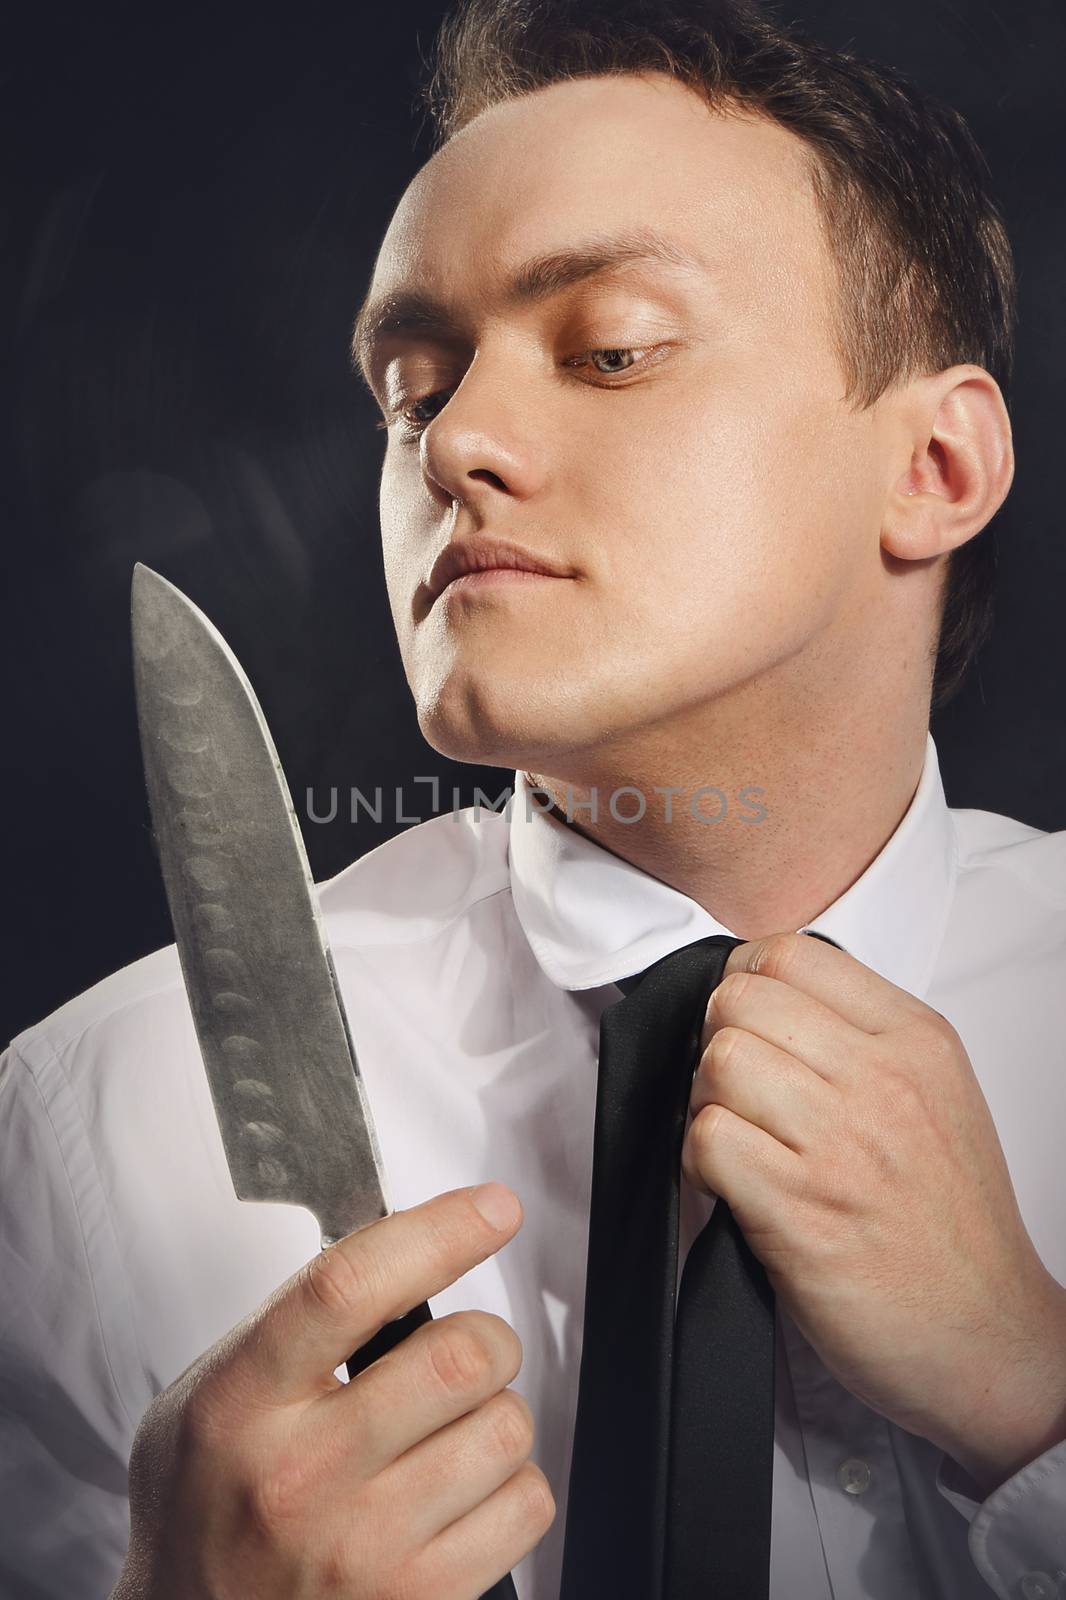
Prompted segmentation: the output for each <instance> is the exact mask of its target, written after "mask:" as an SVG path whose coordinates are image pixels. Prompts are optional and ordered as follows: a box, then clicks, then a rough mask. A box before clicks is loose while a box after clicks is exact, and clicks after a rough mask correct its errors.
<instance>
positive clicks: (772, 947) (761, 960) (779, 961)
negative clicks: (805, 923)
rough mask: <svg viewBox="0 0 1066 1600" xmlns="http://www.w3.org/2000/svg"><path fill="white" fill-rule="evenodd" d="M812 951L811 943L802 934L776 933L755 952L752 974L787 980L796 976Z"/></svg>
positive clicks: (765, 940)
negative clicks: (793, 975)
mask: <svg viewBox="0 0 1066 1600" xmlns="http://www.w3.org/2000/svg"><path fill="white" fill-rule="evenodd" d="M809 949H810V941H809V940H808V939H807V937H806V935H805V934H802V933H774V934H771V935H770V937H769V938H768V939H764V940H763V941H762V943H761V944H760V945H759V948H758V950H757V951H756V952H755V957H754V960H753V961H752V965H751V970H752V972H761V973H763V974H764V975H766V976H768V977H771V978H785V979H787V978H788V977H789V976H790V975H792V974H794V973H795V972H796V971H797V969H798V966H799V963H800V962H802V961H803V959H804V957H805V956H806V955H807V953H808V951H809Z"/></svg>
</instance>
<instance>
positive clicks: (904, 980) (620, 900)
mask: <svg viewBox="0 0 1066 1600" xmlns="http://www.w3.org/2000/svg"><path fill="white" fill-rule="evenodd" d="M543 803H544V802H543V800H539V801H538V800H537V799H536V798H535V797H534V791H533V790H532V788H531V785H530V784H529V782H528V780H527V779H526V777H525V774H524V773H522V772H516V773H515V789H514V794H513V795H512V797H511V799H510V801H509V802H508V808H507V809H508V813H509V815H508V827H509V835H508V839H509V845H508V848H509V862H510V872H511V893H512V898H513V901H514V906H515V910H516V913H517V915H518V918H519V921H520V922H521V924H522V927H523V929H524V931H525V934H526V937H527V939H528V940H529V944H530V947H531V948H532V950H533V953H534V955H535V956H536V958H537V961H538V962H539V963H540V965H541V967H542V968H543V970H544V972H545V973H546V974H547V976H548V977H549V978H550V979H551V981H552V982H553V983H554V984H557V985H558V986H559V987H560V988H562V989H591V988H594V987H596V986H597V985H600V984H604V983H613V982H614V981H615V980H616V979H618V978H623V977H627V976H628V975H629V974H630V973H633V972H640V971H643V969H644V968H645V967H647V966H650V965H651V963H652V962H653V961H658V960H659V958H660V957H662V956H665V955H668V954H669V953H670V952H671V951H672V950H677V949H679V948H680V947H681V946H682V945H684V944H688V943H690V942H691V941H692V940H693V939H700V938H703V937H704V936H705V935H707V934H713V933H719V934H723V933H724V934H729V935H730V937H733V938H735V937H737V935H735V934H733V933H732V931H731V930H730V929H729V928H726V927H724V926H723V924H722V923H720V922H718V921H717V920H716V919H715V917H713V916H712V915H711V913H710V912H709V911H707V910H705V909H704V908H703V907H702V906H700V905H698V904H697V902H696V901H695V900H691V899H690V898H689V897H688V895H686V894H682V893H681V891H680V890H678V889H674V888H671V887H670V885H669V884H666V883H663V882H661V880H660V879H658V878H653V877H651V876H650V875H649V874H648V873H646V872H643V871H642V870H641V869H640V868H639V867H635V866H633V865H631V863H630V862H628V861H623V860H622V859H621V858H620V857H619V856H616V855H614V854H612V852H611V851H609V850H605V849H604V848H603V847H602V846H601V845H598V844H595V843H593V841H592V840H591V839H588V838H586V837H585V836H584V835H583V834H580V833H578V832H577V831H576V830H575V829H574V828H571V827H569V826H568V825H567V824H566V823H565V822H563V821H561V820H560V819H559V818H558V817H554V816H552V815H551V814H550V813H548V812H546V811H543V810H541V809H540V806H541V805H543ZM954 885H955V831H954V826H953V824H952V820H951V813H950V811H949V809H948V806H947V801H946V799H945V796H944V786H943V783H942V781H941V777H940V764H939V761H938V758H937V752H936V746H935V744H934V742H933V736H932V734H931V733H927V735H926V747H925V759H924V761H923V764H922V773H921V778H920V779H919V782H918V787H917V789H916V790H915V793H914V796H913V798H912V800H911V803H910V805H909V806H908V808H907V810H906V812H905V813H904V815H903V817H902V818H901V820H900V822H899V824H898V826H897V828H896V830H895V832H894V833H893V834H892V835H891V837H890V838H889V839H888V840H887V841H886V843H885V844H884V845H883V846H882V848H881V850H880V851H879V852H878V854H877V855H876V856H875V857H874V859H873V861H871V863H870V865H869V866H868V867H867V868H866V870H865V872H863V874H862V876H861V877H859V878H857V879H856V881H855V882H854V883H853V884H852V885H851V887H850V888H848V889H846V890H845V891H844V893H843V894H842V895H840V896H839V897H838V898H837V899H836V900H834V901H833V903H832V905H830V906H827V907H826V908H825V910H824V911H822V912H820V913H819V915H818V916H816V917H815V918H814V919H813V920H812V921H811V922H809V923H806V924H804V929H807V928H809V929H810V930H811V931H812V932H815V933H824V934H827V935H828V936H829V938H830V939H833V940H834V941H835V942H836V943H837V944H839V945H840V946H841V947H842V948H843V949H844V950H846V951H847V952H848V954H849V955H852V956H854V957H855V959H856V960H858V961H861V962H862V963H863V965H864V966H867V967H870V968H871V969H872V970H873V971H874V972H877V973H879V974H880V975H881V976H882V977H884V978H887V979H888V981H889V982H890V983H894V984H897V985H898V986H899V987H900V988H902V989H906V990H907V991H908V992H909V993H910V994H914V995H917V996H918V997H919V998H921V997H922V995H923V994H924V992H925V990H926V988H927V987H928V985H929V982H930V980H931V977H932V972H933V964H934V962H935V960H936V956H937V953H938V951H939V948H940V943H941V940H942V938H943V934H944V928H945V926H946V922H947V916H948V911H949V908H950V905H951V898H952V894H953V891H954ZM801 931H803V930H801Z"/></svg>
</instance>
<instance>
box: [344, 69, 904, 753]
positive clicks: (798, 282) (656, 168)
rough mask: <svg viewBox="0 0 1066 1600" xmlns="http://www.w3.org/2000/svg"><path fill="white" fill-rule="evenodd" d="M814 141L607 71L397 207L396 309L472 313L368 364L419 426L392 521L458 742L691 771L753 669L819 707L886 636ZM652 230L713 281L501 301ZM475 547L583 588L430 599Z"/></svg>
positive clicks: (646, 264) (864, 442) (610, 281)
mask: <svg viewBox="0 0 1066 1600" xmlns="http://www.w3.org/2000/svg"><path fill="white" fill-rule="evenodd" d="M803 151H804V147H803V146H802V145H801V144H800V143H799V142H798V141H797V140H796V139H795V138H794V137H793V136H792V135H790V134H788V133H787V132H785V131H784V130H782V129H780V128H777V127H776V126H774V125H772V124H769V123H767V122H765V121H762V120H758V119H753V118H738V117H723V116H718V115H714V114H712V113H710V112H709V111H708V110H707V108H706V106H705V105H704V104H703V103H702V102H701V101H700V100H699V99H698V98H697V97H696V96H695V95H694V94H692V93H691V92H690V91H688V90H687V89H685V88H684V87H683V86H682V85H680V84H678V83H676V82H675V81H673V80H672V79H670V78H668V77H667V76H665V75H664V74H658V73H656V74H650V75H641V76H632V75H629V76H625V77H621V78H613V79H612V78H591V79H582V80H579V81H577V82H572V83H564V84H556V85H552V86H551V87H549V88H547V89H543V90H540V91H538V92H537V93H535V94H532V95H527V96H524V97H522V98H519V99H516V100H511V101H508V102H505V103H503V104H501V105H498V106H494V107H492V108H490V109H489V110H488V111H486V112H484V113H483V114H482V115H481V116H479V117H478V118H477V119H476V120H475V121H474V122H473V123H471V124H470V125H469V126H468V127H467V128H465V129H464V130H463V131H462V132H461V133H460V134H459V135H457V136H456V137H455V138H454V139H452V140H451V141H450V142H449V143H448V144H447V145H446V146H444V148H443V149H441V150H440V151H438V152H437V154H436V155H435V156H434V157H433V159H432V160H431V161H430V162H428V163H427V165H426V166H425V167H424V168H423V169H422V170H421V171H420V172H419V173H418V174H417V176H416V177H415V179H414V181H413V182H412V183H411V185H410V187H409V188H408V190H407V191H406V193H405V194H404V196H403V198H402V199H401V201H400V204H399V206H398V208H397V210H396V213H395V215H394V217H393V220H392V222H391V224H390V226H389V229H388V232H387V234H386V236H385V240H384V243H383V245H382V248H381V252H380V254H379V257H378V261H377V264H376V268H375V274H374V280H373V284H372V286H371V293H372V297H373V299H374V300H375V301H376V300H378V299H379V297H381V296H384V295H387V294H391V293H393V292H394V291H400V290H409V289H418V290H420V291H423V292H424V293H427V294H430V295H432V296H433V297H434V298H435V299H437V300H440V301H443V302H445V303H446V305H447V306H448V307H449V308H450V311H451V316H452V319H453V320H454V322H455V324H456V332H455V333H454V334H453V335H451V336H450V337H446V336H444V335H442V334H439V333H434V332H431V331H427V330H416V331H413V332H412V331H408V332H404V333H402V334H394V335H389V336H387V337H386V338H384V339H383V340H382V342H381V344H380V346H379V348H378V349H377V350H376V353H375V356H374V364H373V368H372V372H373V377H374V382H375V386H376V389H377V392H378V395H379V398H380V399H381V401H382V403H383V405H384V406H385V407H386V409H387V410H388V409H389V408H390V407H391V406H392V405H394V404H395V405H396V406H400V405H402V406H403V407H404V408H405V409H407V410H408V411H409V412H411V408H412V407H413V408H414V409H413V417H414V419H415V420H416V421H417V422H419V423H421V425H422V431H421V435H420V437H419V435H418V434H417V433H416V432H414V431H413V430H412V429H411V428H410V426H409V423H408V422H407V421H404V420H396V421H395V422H394V423H393V425H392V426H391V428H390V430H389V433H388V445H387V450H386V456H385V462H384V468H383V476H382V482H381V526H382V537H383V545H384V556H385V571H386V579H387V584H388V592H389V598H390V603H391V606H392V611H393V616H394V619H395V625H396V630H397V635H398V639H399V643H400V648H401V651H402V655H403V661H404V665H405V669H406V672H407V676H408V680H409V682H410V685H411V688H412V691H413V694H414V697H415V701H416V705H417V709H418V715H419V720H420V724H421V727H422V730H423V732H424V734H425V736H426V737H427V739H428V740H429V742H430V743H431V744H432V745H434V746H435V747H436V748H437V749H438V750H441V751H442V752H444V753H446V754H448V755H451V756H453V757H455V758H457V759H459V760H468V761H480V762H484V763H487V764H489V765H498V766H504V767H526V768H530V769H532V770H535V771H537V772H540V773H544V774H553V775H555V776H568V777H572V778H573V779H574V780H575V781H581V780H582V778H583V777H584V776H585V775H586V774H587V773H588V772H590V771H591V770H592V764H591V757H592V753H593V752H596V753H597V755H598V758H602V756H603V753H604V752H605V751H608V750H609V751H611V752H612V753H613V754H614V756H615V757H616V758H618V759H621V760H622V761H623V763H624V762H626V761H628V760H629V759H630V758H632V759H633V760H634V761H637V760H638V758H639V759H640V760H643V761H645V762H646V760H647V757H648V754H649V752H651V753H652V758H653V761H661V764H662V766H663V767H664V768H670V767H671V755H670V752H671V748H672V747H673V746H674V745H675V744H676V745H680V744H681V742H682V741H683V739H684V738H686V737H691V735H692V732H693V730H694V729H698V728H699V726H700V719H701V717H704V718H705V716H706V708H707V706H708V705H709V703H710V702H712V701H713V702H717V711H716V713H715V714H716V716H725V717H726V718H728V706H729V705H730V703H731V702H732V703H735V704H738V705H739V704H740V702H741V701H742V700H747V705H748V710H749V711H750V705H751V701H750V695H751V692H752V688H753V686H752V685H751V683H750V680H752V679H753V678H756V679H759V680H760V682H761V684H762V686H763V688H762V690H760V693H761V694H764V696H765V703H766V704H767V705H769V704H770V702H771V700H772V699H773V698H774V697H775V696H776V698H777V701H778V702H781V701H782V700H784V699H788V698H792V699H793V700H796V701H797V704H798V706H799V707H800V709H802V702H803V699H804V694H805V691H804V687H803V686H804V683H805V682H808V683H809V682H810V681H811V675H813V674H814V672H815V670H816V668H817V669H818V670H820V671H822V672H833V673H835V672H836V671H837V670H838V669H839V666H840V663H841V662H846V661H847V660H848V659H849V650H850V649H851V648H852V645H853V644H854V645H856V646H857V645H858V642H859V641H860V640H862V641H863V642H864V643H865V645H866V646H867V647H868V644H869V631H870V628H871V627H872V626H875V619H876V617H877V614H878V606H879V604H880V603H881V589H882V586H883V585H884V581H885V580H884V574H883V567H882V562H881V559H880V552H879V527H880V511H881V507H882V506H883V503H884V496H885V493H886V491H887V488H888V481H887V479H886V474H885V465H884V457H885V452H884V438H883V427H882V425H881V423H880V422H879V410H878V407H873V408H872V409H871V410H869V411H866V412H861V411H860V412H856V411H855V410H853V408H852V407H851V405H850V404H848V403H846V402H845V400H844V399H843V392H844V378H843V375H842V371H841V367H840V361H839V357H838V353H837V345H836V342H835V337H836V332H837V327H838V323H837V319H838V317H839V315H840V311H839V302H838V301H837V299H836V290H835V278H834V272H833V265H832V261H831V258H830V257H829V255H828V253H827V248H826V244H825V240H824V236H823V234H822V232H821V228H820V223H819V217H818V213H817V209H816V203H815V200H814V196H813V193H812V191H811V188H810V184H809V180H808V178H807V176H806V174H805V170H804V167H803V162H802V156H803ZM637 230H645V231H647V232H655V233H657V234H658V235H660V236H662V237H663V238H664V239H665V240H667V241H668V242H669V243H670V244H671V245H672V246H673V247H675V250H676V251H677V252H678V253H679V254H683V255H685V256H687V257H691V258H692V264H691V265H675V264H669V263H666V262H663V261H660V260H646V261H634V262H632V263H630V264H629V265H627V266H623V267H620V268H616V269H614V270H612V271H609V272H605V273H598V274H595V275H592V276H588V277H586V278H584V279H582V280H581V281H578V282H575V283H572V284H571V285H570V286H569V287H566V288H564V289H563V290H561V291H560V292H556V293H554V294H552V295H550V296H548V297H546V298H542V299H540V298H538V299H526V300H521V301H518V302H515V303H508V302H507V301H506V300H505V297H504V286H505V284H506V283H507V281H508V280H509V279H510V277H511V276H512V274H513V273H514V272H515V270H516V269H517V268H518V267H519V266H521V265H522V264H524V263H526V262H527V261H528V260H529V258H531V257H535V256H541V255H544V254H545V253H549V252H556V251H567V250H571V249H574V248H575V247H578V246H582V245H584V244H586V243H588V242H590V241H591V240H593V238H595V239H597V240H603V239H611V238H614V237H615V236H617V235H620V234H622V233H625V234H628V235H632V234H633V233H634V232H636V231H637ZM700 263H702V264H700ZM605 351H606V352H613V354H599V355H597V354H596V352H605ZM619 351H620V352H621V354H618V353H617V352H619ZM590 352H592V355H591V356H590V354H589V353H590ZM442 391H443V392H442ZM430 396H432V397H433V398H432V399H430V398H428V397H430ZM417 402H421V403H417ZM473 537H484V538H492V537H495V538H500V539H505V540H509V541H512V542H514V543H517V544H519V545H522V546H524V547H526V548H527V549H528V550H530V551H532V552H534V553H535V554H536V555H539V556H542V557H545V558H547V559H548V560H550V561H551V562H553V563H557V564H559V565H561V566H562V567H563V568H564V569H565V570H566V571H567V572H569V573H571V574H572V576H570V577H565V578H543V579H537V580H533V581H521V580H520V581H518V582H497V583H493V584H490V585H478V586H469V585H460V586H459V587H453V588H450V589H446V590H445V591H444V592H443V593H442V594H440V595H439V596H438V597H437V598H436V599H431V597H430V596H429V595H428V593H427V590H426V587H425V584H426V580H427V578H428V576H429V572H430V568H431V567H432V565H433V562H434V559H435V558H436V556H437V555H438V553H439V552H440V550H441V549H442V548H443V546H444V545H445V544H446V543H447V542H448V541H450V540H458V541H461V540H468V539H471V538H473ZM745 684H747V689H746V690H744V691H743V692H742V688H743V686H744V685H745ZM762 703H763V702H762V701H760V704H762ZM745 714H747V713H745ZM715 725H716V726H718V727H720V728H721V727H724V726H728V723H727V722H726V723H725V724H722V723H721V722H718V723H716V724H715ZM677 776H679V774H678V772H677V768H676V762H675V763H673V772H672V776H671V779H670V780H669V781H673V778H674V777H677Z"/></svg>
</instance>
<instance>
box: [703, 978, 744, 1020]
mask: <svg viewBox="0 0 1066 1600" xmlns="http://www.w3.org/2000/svg"><path fill="white" fill-rule="evenodd" d="M749 981H750V974H748V973H747V972H727V973H726V975H725V977H724V978H723V979H722V981H721V983H719V985H718V987H717V988H716V989H715V991H714V995H713V996H712V999H713V1002H714V1009H715V1010H716V1011H717V1012H718V1013H719V1015H722V1014H723V1013H725V1012H726V1011H728V1010H729V1008H730V1007H731V1006H735V1005H736V1004H737V1002H738V1001H739V999H740V997H741V995H742V994H744V992H745V990H746V989H747V987H748V983H749Z"/></svg>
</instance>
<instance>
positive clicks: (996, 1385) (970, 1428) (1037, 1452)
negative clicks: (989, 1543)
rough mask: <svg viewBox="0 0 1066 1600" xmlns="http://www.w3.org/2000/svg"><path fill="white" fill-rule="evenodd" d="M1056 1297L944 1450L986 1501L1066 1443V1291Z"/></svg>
mask: <svg viewBox="0 0 1066 1600" xmlns="http://www.w3.org/2000/svg"><path fill="white" fill-rule="evenodd" d="M1051 1281H1052V1285H1053V1291H1054V1292H1053V1294H1052V1295H1051V1297H1050V1307H1049V1311H1048V1314H1047V1316H1046V1317H1045V1318H1042V1319H1040V1322H1039V1327H1040V1330H1041V1331H1040V1334H1039V1337H1037V1336H1032V1337H1031V1338H1030V1341H1029V1343H1028V1346H1027V1348H1026V1351H1025V1353H1024V1354H1023V1355H1022V1356H1021V1357H1019V1358H1016V1359H1015V1360H1014V1362H1012V1363H1011V1362H1001V1363H1000V1364H999V1365H998V1367H997V1369H996V1371H995V1375H994V1376H993V1377H992V1378H991V1379H990V1380H989V1381H988V1382H987V1383H986V1385H985V1386H984V1389H983V1390H982V1392H980V1393H979V1394H978V1395H977V1397H976V1399H975V1400H973V1402H972V1403H971V1404H970V1406H969V1408H968V1411H967V1416H966V1421H965V1424H964V1425H963V1426H962V1427H960V1428H959V1429H958V1430H957V1431H955V1432H954V1433H953V1434H952V1435H951V1436H950V1437H949V1438H947V1439H945V1440H944V1441H941V1448H942V1449H944V1450H945V1451H946V1453H947V1454H948V1455H949V1456H951V1457H952V1459H953V1460H954V1461H956V1462H958V1464H959V1466H960V1467H962V1468H963V1470H964V1471H965V1472H966V1473H967V1474H968V1475H969V1477H970V1478H972V1480H973V1481H974V1483H975V1484H976V1485H977V1486H978V1488H979V1489H980V1490H981V1493H982V1495H983V1497H985V1498H987V1497H988V1495H990V1494H992V1493H993V1492H994V1490H996V1489H998V1488H999V1487H1000V1485H1001V1484H1003V1483H1005V1482H1006V1481H1007V1479H1008V1478H1011V1477H1013V1476H1014V1474H1015V1473H1016V1472H1020V1471H1021V1469H1022V1468H1023V1467H1025V1466H1027V1465H1028V1464H1029V1462H1030V1461H1035V1460H1036V1459H1037V1457H1038V1456H1041V1455H1043V1454H1044V1452H1045V1451H1046V1450H1050V1449H1052V1447H1053V1446H1054V1445H1056V1444H1060V1443H1062V1442H1063V1440H1066V1289H1064V1288H1063V1287H1062V1285H1061V1284H1058V1283H1055V1282H1054V1281H1053V1280H1051Z"/></svg>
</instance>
